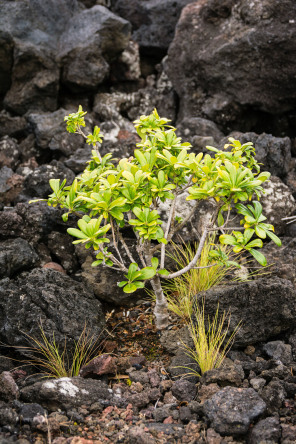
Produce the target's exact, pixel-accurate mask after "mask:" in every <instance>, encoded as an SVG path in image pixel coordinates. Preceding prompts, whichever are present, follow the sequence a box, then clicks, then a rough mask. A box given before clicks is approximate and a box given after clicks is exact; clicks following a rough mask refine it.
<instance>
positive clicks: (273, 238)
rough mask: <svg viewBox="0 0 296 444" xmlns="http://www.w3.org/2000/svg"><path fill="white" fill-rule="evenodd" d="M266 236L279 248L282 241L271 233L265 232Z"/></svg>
mask: <svg viewBox="0 0 296 444" xmlns="http://www.w3.org/2000/svg"><path fill="white" fill-rule="evenodd" d="M266 234H267V236H268V237H270V239H271V240H272V241H273V242H274V243H275V244H276V245H277V246H278V247H280V246H281V245H282V241H281V240H280V239H279V238H278V237H277V236H276V235H275V234H274V233H272V232H271V231H266Z"/></svg>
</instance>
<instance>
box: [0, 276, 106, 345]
mask: <svg viewBox="0 0 296 444" xmlns="http://www.w3.org/2000/svg"><path fill="white" fill-rule="evenodd" d="M0 295H1V297H0V308H1V309H0V337H1V340H2V341H3V342H5V343H6V344H9V345H17V346H26V345H28V340H27V338H26V336H25V334H24V333H28V334H29V335H30V336H32V337H40V328H39V326H40V325H42V328H43V331H44V333H45V335H46V336H47V337H49V338H52V335H53V334H54V338H55V341H56V344H57V345H60V346H61V348H63V347H64V345H65V337H66V338H67V349H68V351H69V350H70V349H71V347H73V341H74V340H76V341H77V340H78V339H79V336H80V334H81V332H82V330H83V328H84V327H85V326H86V328H87V330H88V331H89V332H90V334H94V335H95V337H97V336H98V335H99V334H100V332H101V331H102V328H103V327H104V316H103V313H102V308H101V304H100V302H99V301H98V300H96V298H95V297H94V294H93V293H92V291H91V289H90V288H87V287H85V286H83V285H82V284H81V283H79V282H76V281H74V280H73V279H71V278H70V277H68V276H66V275H64V274H62V273H58V272H56V271H53V270H46V269H34V270H33V271H32V272H30V273H24V274H22V275H20V276H19V277H18V278H17V279H16V280H15V281H10V280H9V279H4V280H2V281H1V284H0ZM20 332H24V333H20ZM23 354H25V350H23Z"/></svg>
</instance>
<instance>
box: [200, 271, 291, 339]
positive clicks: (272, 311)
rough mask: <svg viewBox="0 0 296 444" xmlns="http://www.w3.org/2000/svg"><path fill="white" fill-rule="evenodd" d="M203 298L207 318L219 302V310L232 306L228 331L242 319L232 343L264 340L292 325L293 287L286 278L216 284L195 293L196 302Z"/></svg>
mask: <svg viewBox="0 0 296 444" xmlns="http://www.w3.org/2000/svg"><path fill="white" fill-rule="evenodd" d="M204 298H205V299H204ZM203 300H205V318H206V319H207V318H208V316H209V317H210V319H213V318H214V316H215V313H216V310H217V304H218V303H219V310H220V313H223V311H225V312H227V311H228V310H229V307H231V319H230V325H229V331H228V333H229V334H231V333H232V332H233V331H234V329H235V328H236V326H237V325H238V324H239V323H240V322H241V328H240V330H239V331H238V332H237V334H236V336H235V346H247V345H250V344H254V343H256V342H259V341H266V340H268V339H271V338H272V337H274V336H275V335H277V334H279V333H280V332H284V331H287V330H289V329H290V328H292V327H293V325H294V319H295V316H296V299H295V289H294V287H293V285H292V284H291V282H289V281H287V280H285V279H280V278H277V277H272V279H269V278H261V279H258V280H255V281H249V282H243V283H238V284H235V285H234V284H230V285H228V286H219V287H215V288H213V289H210V290H207V291H205V292H201V293H199V294H198V295H197V302H199V303H201V302H202V301H203ZM267 306H268V310H266V307H267Z"/></svg>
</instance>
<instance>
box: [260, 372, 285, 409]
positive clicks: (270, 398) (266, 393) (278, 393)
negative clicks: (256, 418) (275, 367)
mask: <svg viewBox="0 0 296 444" xmlns="http://www.w3.org/2000/svg"><path fill="white" fill-rule="evenodd" d="M261 396H262V398H263V399H264V401H265V402H266V405H267V412H268V413H269V414H270V415H272V414H273V413H275V412H277V411H278V410H279V409H280V408H281V406H282V403H283V401H284V399H285V398H286V396H287V393H286V391H285V388H284V384H283V382H282V381H280V380H278V379H277V378H274V379H273V380H272V381H271V382H270V383H269V384H268V385H266V386H265V387H263V389H262V392H261Z"/></svg>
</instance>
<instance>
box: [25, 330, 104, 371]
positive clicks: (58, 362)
mask: <svg viewBox="0 0 296 444" xmlns="http://www.w3.org/2000/svg"><path fill="white" fill-rule="evenodd" d="M25 335H26V337H27V338H28V340H29V342H30V344H31V346H29V347H23V349H24V350H25V351H26V353H27V354H30V355H32V358H31V359H29V360H28V361H26V362H25V363H26V364H28V365H33V366H36V367H38V369H40V370H41V372H42V373H43V374H44V375H45V376H47V377H50V378H63V377H73V376H78V375H79V372H80V369H81V367H82V366H84V365H87V364H89V363H90V362H91V361H92V360H93V359H94V358H95V357H97V356H99V355H100V354H101V353H100V351H99V349H100V341H99V337H96V336H95V335H90V333H89V331H88V330H87V328H86V326H85V327H84V329H83V331H82V333H81V335H80V337H79V339H78V341H77V342H75V346H74V351H73V352H72V353H71V354H69V352H68V350H67V341H66V339H65V342H64V346H63V349H62V350H60V348H59V346H58V345H57V343H56V340H55V337H54V334H53V335H52V337H51V338H48V337H47V336H46V335H45V332H44V330H43V328H42V326H40V335H41V340H39V339H37V338H34V337H32V336H30V335H28V334H26V333H25Z"/></svg>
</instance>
